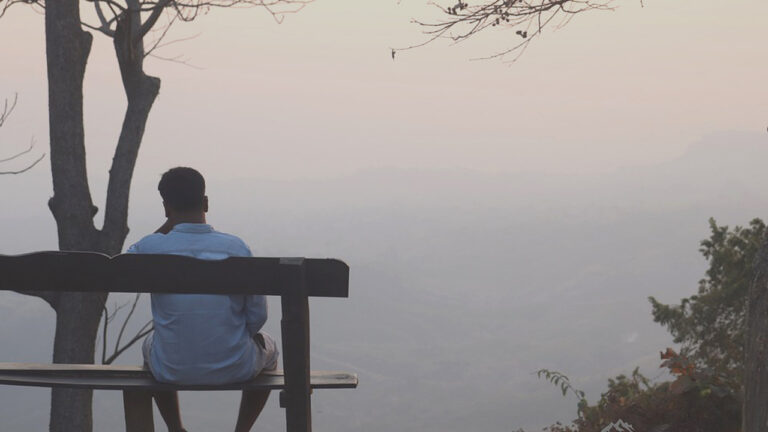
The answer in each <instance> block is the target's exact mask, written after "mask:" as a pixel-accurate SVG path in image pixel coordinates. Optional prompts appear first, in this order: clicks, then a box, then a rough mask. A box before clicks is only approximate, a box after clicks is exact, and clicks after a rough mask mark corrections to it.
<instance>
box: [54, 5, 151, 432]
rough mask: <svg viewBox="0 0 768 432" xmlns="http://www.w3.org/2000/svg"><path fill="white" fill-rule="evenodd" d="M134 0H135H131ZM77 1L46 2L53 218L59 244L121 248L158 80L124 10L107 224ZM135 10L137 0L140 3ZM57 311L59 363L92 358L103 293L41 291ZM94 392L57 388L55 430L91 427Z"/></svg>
mask: <svg viewBox="0 0 768 432" xmlns="http://www.w3.org/2000/svg"><path fill="white" fill-rule="evenodd" d="M129 3H132V2H129ZM78 7H79V2H78V0H57V1H53V2H47V3H46V9H45V25H46V56H47V63H48V98H49V126H50V146H51V171H52V172H51V174H52V178H53V190H54V195H53V197H52V198H51V199H50V201H49V202H48V205H49V207H50V209H51V212H52V213H53V216H54V219H55V220H56V226H57V229H58V236H59V249H61V250H82V251H97V252H103V253H107V254H109V255H115V254H118V253H120V251H121V250H122V247H123V242H124V241H125V236H126V235H127V233H128V226H127V217H128V196H129V192H130V183H131V178H132V177H133V168H134V165H135V162H136V157H137V156H138V150H139V145H140V144H141V139H142V137H143V134H144V129H145V125H146V121H147V118H148V116H149V111H150V109H151V107H152V104H153V102H154V100H155V98H156V97H157V94H158V92H159V88H160V80H159V79H157V78H153V77H149V76H147V75H145V74H144V72H143V60H144V50H143V37H142V36H143V35H141V34H140V32H139V31H138V28H139V25H140V17H139V15H138V13H127V14H124V15H123V16H122V17H121V19H120V23H119V25H118V31H117V32H116V35H115V51H116V53H117V56H118V61H119V63H120V71H121V74H122V76H123V85H124V87H125V90H126V95H127V98H128V108H127V110H126V114H125V118H124V121H123V127H122V131H121V133H120V138H119V141H118V145H117V149H116V151H115V156H114V159H113V162H112V167H111V169H110V178H109V185H108V190H107V203H106V210H105V223H104V227H103V229H102V230H101V231H99V230H97V229H96V228H95V226H94V224H93V217H94V216H95V215H96V212H97V208H96V207H95V206H94V205H93V201H92V199H91V195H90V189H89V187H88V176H87V172H86V163H85V135H84V129H83V77H84V74H85V66H86V63H87V61H88V55H89V54H90V48H91V41H92V37H91V35H90V34H89V33H87V32H84V31H83V30H82V28H81V26H80V12H79V9H78ZM135 10H138V6H137V7H136V8H135ZM39 297H42V298H44V299H45V300H46V301H48V302H49V303H50V304H51V306H53V308H54V310H55V311H56V334H55V339H54V347H53V361H54V362H55V363H93V360H94V348H95V339H96V334H97V330H98V325H99V321H100V320H101V315H102V310H103V307H104V304H105V302H106V298H107V295H106V294H81V293H69V294H65V295H56V294H51V293H43V294H41V295H39ZM91 402H92V392H91V391H85V390H67V389H54V390H53V391H52V394H51V416H50V431H51V432H90V431H91V430H92V429H93V415H92V409H91Z"/></svg>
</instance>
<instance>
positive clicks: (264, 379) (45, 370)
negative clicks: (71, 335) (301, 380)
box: [0, 363, 357, 391]
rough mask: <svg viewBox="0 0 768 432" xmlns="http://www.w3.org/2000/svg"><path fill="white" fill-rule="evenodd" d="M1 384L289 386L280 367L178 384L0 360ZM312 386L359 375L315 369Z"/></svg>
mask: <svg viewBox="0 0 768 432" xmlns="http://www.w3.org/2000/svg"><path fill="white" fill-rule="evenodd" d="M0 384H5V385H20V386H36V387H65V388H88V389H97V390H181V391H187V390H265V389H270V390H280V389H284V388H285V379H284V376H283V372H282V371H280V370H278V371H265V372H263V373H261V374H260V375H259V376H257V377H256V378H254V379H252V380H250V381H247V382H244V383H235V384H223V385H176V384H165V383H160V382H157V381H155V379H154V378H152V375H151V374H150V372H149V371H148V370H146V369H143V368H141V367H140V366H111V365H85V364H42V363H0ZM310 385H311V387H312V388H320V389H324V388H355V387H357V375H356V374H350V373H346V372H330V371H312V372H311V373H310Z"/></svg>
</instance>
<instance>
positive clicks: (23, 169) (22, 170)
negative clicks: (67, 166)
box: [0, 153, 45, 175]
mask: <svg viewBox="0 0 768 432" xmlns="http://www.w3.org/2000/svg"><path fill="white" fill-rule="evenodd" d="M43 158H45V153H43V154H41V155H40V157H39V158H37V159H36V160H35V161H34V162H32V163H31V164H30V165H27V166H26V167H25V168H22V169H19V170H11V171H0V175H7V174H10V175H14V174H21V173H25V172H27V171H29V170H31V169H32V167H34V166H35V165H37V164H38V163H39V162H40V161H41V160H43Z"/></svg>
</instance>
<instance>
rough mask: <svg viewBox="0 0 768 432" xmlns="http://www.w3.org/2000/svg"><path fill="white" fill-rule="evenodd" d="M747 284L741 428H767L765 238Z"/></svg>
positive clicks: (748, 431) (767, 431) (761, 431)
mask: <svg viewBox="0 0 768 432" xmlns="http://www.w3.org/2000/svg"><path fill="white" fill-rule="evenodd" d="M754 266H755V278H754V279H753V281H752V284H751V285H750V287H749V300H748V306H747V343H746V345H747V346H746V349H745V358H744V406H743V410H742V428H741V430H742V432H768V241H767V242H765V243H763V245H762V247H761V248H760V251H759V252H758V255H757V259H756V260H755V263H754Z"/></svg>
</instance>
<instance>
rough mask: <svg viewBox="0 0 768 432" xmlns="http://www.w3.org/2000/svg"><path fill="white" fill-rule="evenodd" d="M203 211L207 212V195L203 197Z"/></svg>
mask: <svg viewBox="0 0 768 432" xmlns="http://www.w3.org/2000/svg"><path fill="white" fill-rule="evenodd" d="M203 211H204V212H205V213H208V195H206V196H204V197H203Z"/></svg>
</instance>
